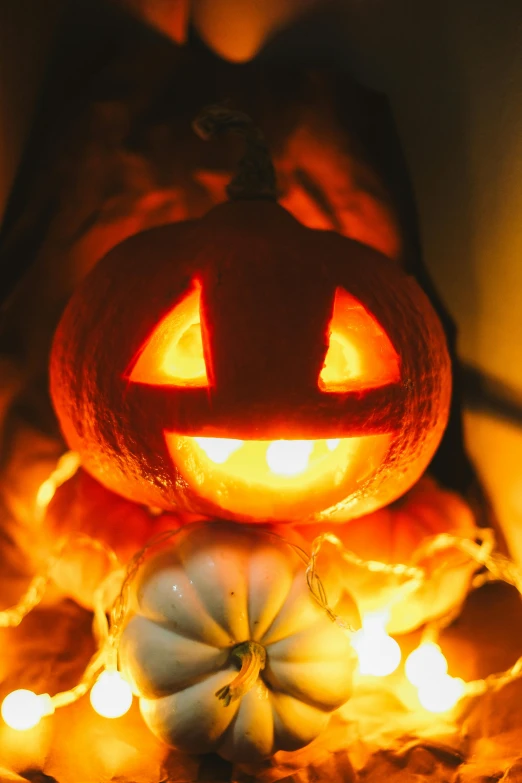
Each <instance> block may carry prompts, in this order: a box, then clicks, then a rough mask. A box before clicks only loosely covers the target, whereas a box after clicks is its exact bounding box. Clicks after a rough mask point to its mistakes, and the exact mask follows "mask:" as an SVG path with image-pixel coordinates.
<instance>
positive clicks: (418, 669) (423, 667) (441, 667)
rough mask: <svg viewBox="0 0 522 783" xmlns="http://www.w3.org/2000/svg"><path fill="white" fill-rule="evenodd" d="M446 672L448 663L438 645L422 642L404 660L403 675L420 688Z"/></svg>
mask: <svg viewBox="0 0 522 783" xmlns="http://www.w3.org/2000/svg"><path fill="white" fill-rule="evenodd" d="M447 672H448V662H447V660H446V658H445V657H444V655H443V653H442V650H441V649H440V647H439V645H438V644H436V643H435V642H423V643H422V644H420V645H419V647H417V648H416V649H415V650H413V652H412V653H410V654H409V656H408V657H407V659H406V663H405V664H404V673H405V675H406V678H407V679H408V680H409V681H410V682H411V684H412V685H416V686H417V687H420V686H422V684H423V683H425V682H426V681H427V680H431V679H433V680H437V679H439V678H441V677H444V676H445V675H446V674H447Z"/></svg>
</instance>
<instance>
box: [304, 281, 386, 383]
mask: <svg viewBox="0 0 522 783" xmlns="http://www.w3.org/2000/svg"><path fill="white" fill-rule="evenodd" d="M328 335H329V336H328V340H329V342H328V350H327V352H326V356H325V359H324V364H323V368H322V370H321V374H320V376H319V388H320V389H321V391H323V392H338V393H340V392H346V391H353V390H354V389H356V388H359V389H361V388H362V389H371V388H375V387H378V386H385V385H386V384H388V383H396V382H397V381H398V380H399V379H400V368H399V357H398V356H397V352H396V351H395V348H394V347H393V345H392V344H391V341H390V339H389V337H388V336H387V334H386V333H385V331H384V330H383V328H382V327H381V326H380V324H379V323H378V322H377V321H376V320H375V318H373V317H372V316H371V315H370V313H368V311H367V310H366V309H365V308H364V307H363V306H362V304H361V303H360V302H358V301H357V299H355V298H354V297H353V296H352V295H351V294H349V293H348V292H347V291H345V290H344V288H337V289H336V292H335V299H334V308H333V315H332V319H331V321H330V325H329V331H328Z"/></svg>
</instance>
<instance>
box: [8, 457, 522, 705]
mask: <svg viewBox="0 0 522 783" xmlns="http://www.w3.org/2000/svg"><path fill="white" fill-rule="evenodd" d="M78 467H79V460H78V459H77V455H76V454H75V453H74V452H67V453H66V454H64V455H63V456H62V458H61V459H60V461H59V463H58V465H57V468H56V469H55V470H54V471H53V473H52V474H51V475H50V477H49V478H48V479H47V480H46V481H45V482H44V483H43V484H42V485H41V487H40V491H39V497H40V500H38V498H37V508H38V510H39V512H40V514H41V515H42V516H43V514H44V513H45V509H46V507H47V505H48V503H49V502H50V500H51V499H52V496H53V494H54V491H55V490H56V489H57V487H58V486H60V484H62V483H63V482H64V481H66V480H67V479H68V478H70V477H71V476H72V475H73V474H74V472H75V471H76V470H77V468H78ZM42 488H44V491H41V490H42ZM184 529H185V528H183V527H182V528H179V529H176V530H166V531H162V532H161V533H159V534H158V535H157V536H155V537H154V538H152V539H150V540H149V541H148V542H147V543H146V544H145V545H144V546H143V547H142V548H141V549H140V550H139V551H138V552H136V554H135V555H134V556H133V557H132V558H131V559H130V561H129V562H128V563H127V565H126V566H125V567H122V566H121V564H120V562H119V560H118V558H117V556H116V554H115V553H114V551H113V550H112V549H111V548H110V547H109V546H108V545H106V544H104V543H102V542H100V541H98V540H96V539H93V538H92V537H90V536H86V535H83V534H70V535H68V536H66V537H64V538H62V539H61V540H60V541H59V542H58V544H57V546H56V549H55V551H54V552H53V553H52V554H51V555H50V557H49V560H48V562H47V566H46V568H45V570H44V571H43V573H41V574H37V575H36V576H35V577H34V578H33V579H32V580H31V582H30V584H29V586H28V587H27V589H26V591H25V592H24V594H23V595H22V597H21V598H20V599H19V601H18V602H17V604H16V605H14V606H13V607H10V608H8V609H4V610H3V611H0V628H6V627H16V626H18V625H19V624H20V623H21V622H22V620H23V618H24V617H26V615H27V614H29V612H31V611H32V610H33V609H34V608H36V606H37V605H38V604H39V603H40V602H41V601H42V599H43V596H44V594H45V591H46V589H47V588H48V586H49V584H50V583H51V582H52V577H53V570H54V569H55V567H56V566H57V564H58V563H59V561H60V560H61V559H62V558H64V557H65V556H66V554H67V551H68V549H69V547H71V546H72V545H74V544H85V545H88V546H91V547H93V548H94V549H95V550H97V551H101V552H103V553H104V554H105V555H106V556H107V558H108V561H109V563H110V571H109V573H108V575H107V576H106V578H105V579H104V580H103V582H102V583H101V584H100V585H99V587H98V588H97V590H96V591H95V593H94V597H93V603H94V614H93V635H94V637H95V639H96V641H97V645H98V648H97V650H96V651H95V653H94V654H93V655H92V657H91V659H90V660H89V662H88V664H87V666H86V668H85V670H84V673H83V675H82V677H81V679H80V681H79V682H78V684H77V685H75V686H74V687H73V688H71V689H69V690H67V691H62V692H60V693H56V694H55V695H54V696H52V697H50V703H51V704H52V707H51V708H50V709H49V710H48V712H47V713H46V714H49V713H50V712H52V711H54V708H56V707H63V706H66V705H68V704H71V703H73V702H75V701H77V700H78V699H79V698H81V697H82V696H84V695H85V694H86V693H87V692H88V691H89V689H90V688H91V687H92V685H93V683H94V681H95V680H96V678H97V676H98V675H99V673H100V672H101V671H102V670H104V669H105V670H108V671H117V670H118V647H119V641H120V638H121V634H122V631H123V628H124V626H125V620H126V616H127V613H128V608H129V607H128V603H129V591H130V588H131V585H132V583H133V581H134V580H135V578H136V576H137V574H138V572H139V570H140V568H141V566H142V565H143V564H144V562H145V561H146V560H147V559H148V557H149V555H150V553H151V550H153V549H155V548H157V547H159V546H162V545H164V544H166V543H167V542H168V541H169V540H171V539H173V538H175V537H176V536H177V535H178V534H179V533H180V532H181V531H183V530H184ZM263 532H265V533H267V534H269V535H271V536H274V537H276V538H278V539H279V540H281V541H283V542H284V543H286V544H287V545H288V546H290V548H292V549H293V550H294V551H295V552H296V554H297V555H298V556H299V558H300V559H301V560H302V561H303V562H304V564H305V566H306V582H307V586H308V589H309V590H310V593H311V595H312V597H313V598H314V600H315V601H316V602H317V603H318V604H319V606H321V608H322V609H323V610H324V611H325V612H326V614H327V615H328V617H329V618H330V619H331V620H332V621H333V622H335V623H336V624H337V625H338V626H340V627H341V628H342V629H343V630H344V631H345V632H347V633H349V634H351V633H353V632H354V631H355V630H356V629H354V628H353V627H352V626H351V625H350V624H349V623H348V622H347V621H346V620H345V619H344V618H343V617H342V616H340V615H338V614H336V613H335V611H334V610H333V609H332V607H331V606H330V605H329V603H328V599H327V595H326V590H325V587H324V584H323V582H322V580H321V578H320V575H319V572H318V559H319V556H320V554H321V551H322V550H323V547H324V545H325V543H328V544H331V545H332V546H334V547H335V549H336V550H337V552H338V553H339V554H340V556H341V558H342V560H343V561H344V562H346V563H348V564H350V565H352V566H355V567H357V568H361V569H364V570H367V571H369V572H373V573H380V574H385V575H389V576H395V577H398V578H399V579H404V582H403V583H402V584H401V585H399V586H398V589H397V591H396V594H395V597H394V600H393V603H395V602H396V601H400V600H403V599H404V598H407V597H408V596H409V595H411V594H413V593H415V591H416V590H418V589H419V588H420V587H421V586H423V585H425V584H426V583H427V582H429V581H430V580H432V579H434V578H435V577H436V576H439V575H440V574H441V573H443V572H444V571H445V569H447V568H448V567H449V566H450V563H449V560H448V559H446V560H442V562H440V563H439V564H438V565H436V566H435V567H434V568H433V569H431V571H429V570H428V569H427V568H426V566H423V565H420V563H422V562H423V561H426V560H428V559H429V558H430V557H433V556H435V555H438V554H441V553H445V552H446V553H447V552H449V551H453V553H460V554H461V555H463V562H466V561H469V562H470V563H471V562H474V563H476V565H477V573H475V575H474V576H473V577H472V579H471V580H470V588H469V591H471V590H474V589H477V588H479V587H481V586H482V585H484V584H486V583H488V582H493V581H502V582H506V583H507V584H510V585H512V586H513V587H515V588H516V589H517V591H518V592H519V594H520V595H521V596H522V571H521V570H520V569H519V567H518V566H517V565H516V564H515V563H514V562H513V561H511V560H510V559H509V558H508V557H506V556H505V555H503V554H501V553H498V552H494V546H495V539H494V534H493V531H491V530H489V529H482V530H478V529H477V531H476V539H475V540H472V539H469V538H462V537H459V536H456V535H454V534H450V533H441V534H439V535H437V536H434V537H433V538H430V539H428V540H427V541H426V542H424V543H423V544H422V545H421V546H420V547H419V548H418V549H417V550H416V552H415V553H414V556H413V557H412V565H406V564H403V563H392V564H389V563H383V562H380V561H376V560H363V559H362V558H360V557H359V556H358V555H357V554H356V553H355V552H352V551H351V550H349V549H347V548H346V547H345V546H344V544H343V543H342V542H341V541H340V539H339V538H338V537H337V536H335V535H334V534H333V533H329V532H327V533H323V534H321V535H320V536H318V537H317V538H315V539H314V541H313V543H312V546H311V552H310V554H308V553H307V552H305V550H304V549H303V548H302V547H300V546H299V545H297V544H296V543H295V542H292V541H288V540H287V539H285V538H284V537H282V536H281V535H279V534H278V533H276V532H275V531H270V530H266V529H265V530H264V531H263ZM453 566H454V563H451V567H453ZM114 596H116V597H114ZM389 606H391V603H390V604H389ZM388 608H389V607H388ZM461 608H462V605H461V604H460V605H458V606H457V607H454V608H452V609H451V610H450V611H449V612H447V613H446V614H445V615H443V616H442V617H439V618H437V619H436V620H433V621H430V622H428V623H426V625H425V626H424V630H423V634H422V641H426V640H433V639H434V638H437V636H438V633H439V632H440V631H441V630H442V629H443V628H445V627H447V626H448V625H449V624H450V623H451V622H452V621H453V620H454V619H455V617H456V616H458V614H460V611H461ZM521 673H522V656H521V657H520V658H519V659H518V660H517V661H516V662H515V663H514V664H513V666H511V667H510V668H509V669H507V670H506V671H503V672H499V673H494V674H491V675H488V676H487V677H485V678H484V679H480V680H472V681H469V682H467V683H465V694H466V695H479V694H482V693H484V692H485V691H486V690H488V689H490V688H494V689H496V688H499V687H501V686H502V685H504V684H505V683H507V682H509V681H511V680H513V679H515V678H517V677H519V676H520V675H521Z"/></svg>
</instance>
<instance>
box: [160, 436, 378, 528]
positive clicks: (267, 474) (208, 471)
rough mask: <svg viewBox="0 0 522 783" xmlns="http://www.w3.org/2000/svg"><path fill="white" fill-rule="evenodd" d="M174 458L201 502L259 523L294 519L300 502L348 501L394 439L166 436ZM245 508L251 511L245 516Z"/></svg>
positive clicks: (308, 511) (321, 504)
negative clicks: (349, 487)
mask: <svg viewBox="0 0 522 783" xmlns="http://www.w3.org/2000/svg"><path fill="white" fill-rule="evenodd" d="M165 438H166V441H167V446H168V449H169V453H170V455H171V457H172V459H173V461H174V462H175V464H176V466H177V467H178V469H179V471H180V473H181V475H182V476H183V478H184V479H185V480H186V481H187V482H188V483H189V484H190V485H191V486H193V487H195V488H196V487H197V491H198V493H199V495H200V496H201V497H204V498H205V499H207V500H209V501H211V502H212V503H214V504H215V505H217V506H218V507H220V508H222V509H223V510H225V511H227V512H229V513H232V514H233V513H236V512H237V513H241V514H244V513H248V514H251V515H252V517H254V518H256V519H259V518H260V516H264V517H266V519H278V520H284V519H285V517H286V516H287V515H288V514H289V513H291V515H292V517H295V515H296V513H298V509H299V506H300V503H302V504H303V513H305V508H306V515H307V516H309V513H310V502H311V499H312V504H313V505H315V504H314V503H313V500H316V501H317V508H318V509H319V508H324V507H325V501H326V502H328V503H330V504H331V505H334V504H335V503H336V502H338V500H339V499H341V498H343V499H344V498H346V495H347V492H346V487H347V481H348V482H349V481H350V477H351V476H353V492H357V491H358V490H360V488H361V478H362V479H363V480H364V477H365V476H367V475H369V474H370V473H372V472H373V471H374V470H375V468H376V467H377V466H378V464H379V463H380V461H381V460H382V459H383V457H384V455H385V454H386V452H387V450H388V447H389V444H390V441H391V436H390V435H389V434H381V435H369V436H362V437H352V438H329V439H319V440H274V441H267V440H238V439H234V438H209V437H198V436H195V437H190V436H185V435H179V434H178V433H172V432H166V433H165ZM245 507H246V508H247V509H248V510H247V511H245Z"/></svg>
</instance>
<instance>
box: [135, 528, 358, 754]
mask: <svg viewBox="0 0 522 783" xmlns="http://www.w3.org/2000/svg"><path fill="white" fill-rule="evenodd" d="M325 587H326V589H327V595H328V600H329V601H330V603H331V605H332V606H334V605H335V603H336V600H337V599H338V598H339V592H340V591H339V589H338V587H336V586H335V585H334V584H330V583H329V582H328V580H327V579H326V581H325ZM128 606H129V611H128V614H127V620H126V624H125V627H124V630H123V633H122V636H121V640H120V644H119V651H120V663H121V668H122V672H123V673H124V674H125V676H126V678H127V679H128V680H129V682H131V683H132V685H133V688H134V691H135V693H136V694H137V695H138V696H140V708H141V712H142V715H143V717H144V719H145V722H146V723H147V725H148V726H149V728H150V729H151V730H152V731H153V732H154V733H155V734H156V735H157V736H159V737H160V738H161V739H163V740H164V741H165V742H167V743H168V744H171V745H174V746H175V747H177V748H180V749H181V750H184V751H188V752H189V753H206V752H210V751H214V752H217V753H219V754H221V755H222V756H224V757H225V758H228V759H231V760H234V761H256V760H258V759H260V758H264V757H268V756H271V755H272V754H274V753H276V752H277V751H278V750H295V749H297V748H300V747H303V746H304V745H306V744H308V743H309V742H310V741H311V740H312V739H314V738H315V737H316V736H317V735H318V734H319V733H320V732H321V731H322V730H323V729H324V728H325V726H326V724H327V723H328V721H329V718H330V715H331V714H332V712H333V711H334V710H336V709H337V708H338V707H340V706H341V705H342V704H343V703H344V702H346V701H347V699H348V698H349V697H350V695H351V689H352V674H353V671H354V668H355V664H356V658H355V654H354V650H353V647H352V644H351V641H350V638H349V636H348V635H347V634H346V633H345V632H344V631H343V630H341V628H340V627H339V626H338V625H336V624H335V623H334V622H332V620H331V619H330V618H329V617H328V615H327V613H326V612H325V610H324V609H323V608H322V607H320V606H319V604H318V603H316V601H315V599H314V598H313V597H312V595H311V594H310V591H309V589H308V586H307V583H306V576H305V563H304V562H303V560H302V559H301V558H300V557H299V556H298V555H297V553H296V551H295V550H294V549H292V548H291V547H290V546H289V545H288V544H287V543H285V542H284V541H283V540H282V539H281V538H279V537H277V536H274V535H271V534H268V533H267V532H266V531H265V530H263V528H256V529H247V528H245V527H244V526H241V525H236V524H230V523H221V522H216V523H207V524H203V525H200V524H195V525H190V526H187V527H185V528H183V530H182V531H181V532H180V533H178V535H177V536H176V538H175V539H174V541H173V543H172V544H171V545H170V546H167V547H164V548H163V549H161V550H160V551H159V552H158V553H157V554H155V555H154V556H152V557H151V558H150V560H149V561H148V562H146V564H145V565H144V566H143V567H142V568H141V570H140V572H139V573H138V575H137V578H136V579H135V580H134V582H133V583H132V584H131V587H130V591H129V599H128ZM343 611H344V614H345V616H346V617H347V620H348V622H349V623H351V624H353V626H354V627H358V626H359V617H358V614H357V610H356V609H355V606H354V604H353V602H352V603H351V604H350V612H351V614H349V615H347V604H346V602H345V604H344V608H343Z"/></svg>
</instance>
